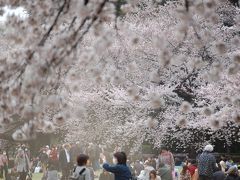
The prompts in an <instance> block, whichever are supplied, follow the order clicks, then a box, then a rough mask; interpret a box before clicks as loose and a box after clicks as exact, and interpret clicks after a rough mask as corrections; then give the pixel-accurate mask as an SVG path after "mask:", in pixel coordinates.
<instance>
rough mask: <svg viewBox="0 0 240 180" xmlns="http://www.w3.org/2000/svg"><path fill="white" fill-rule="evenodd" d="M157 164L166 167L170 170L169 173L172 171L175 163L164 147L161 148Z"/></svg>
mask: <svg viewBox="0 0 240 180" xmlns="http://www.w3.org/2000/svg"><path fill="white" fill-rule="evenodd" d="M158 163H163V164H165V165H168V166H169V167H170V168H171V171H174V167H175V163H174V158H173V154H172V153H171V152H170V151H169V150H168V149H167V148H166V147H165V146H163V147H162V148H161V151H160V155H159V157H158Z"/></svg>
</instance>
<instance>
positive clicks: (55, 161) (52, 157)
mask: <svg viewBox="0 0 240 180" xmlns="http://www.w3.org/2000/svg"><path fill="white" fill-rule="evenodd" d="M49 160H50V161H51V163H53V164H54V165H55V166H57V164H58V151H57V148H56V147H55V146H52V149H51V152H50V153H49Z"/></svg>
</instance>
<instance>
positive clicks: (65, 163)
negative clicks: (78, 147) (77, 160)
mask: <svg viewBox="0 0 240 180" xmlns="http://www.w3.org/2000/svg"><path fill="white" fill-rule="evenodd" d="M59 163H60V167H61V170H62V178H61V180H68V179H69V175H70V171H71V167H72V166H71V156H70V145H69V144H65V145H64V146H63V150H61V151H60V154H59Z"/></svg>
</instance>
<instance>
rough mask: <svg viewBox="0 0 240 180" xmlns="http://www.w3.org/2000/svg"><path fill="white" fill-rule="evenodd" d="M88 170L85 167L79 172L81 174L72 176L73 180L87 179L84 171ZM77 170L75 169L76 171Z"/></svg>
mask: <svg viewBox="0 0 240 180" xmlns="http://www.w3.org/2000/svg"><path fill="white" fill-rule="evenodd" d="M85 170H86V168H83V169H82V170H81V171H80V172H79V176H78V177H73V176H71V177H70V179H71V180H85V175H83V173H84V171H85ZM73 172H75V169H74V171H73Z"/></svg>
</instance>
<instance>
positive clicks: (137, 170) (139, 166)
mask: <svg viewBox="0 0 240 180" xmlns="http://www.w3.org/2000/svg"><path fill="white" fill-rule="evenodd" d="M133 169H134V171H135V174H136V176H139V175H140V173H141V171H142V170H144V166H143V165H142V164H141V163H140V161H139V160H137V161H136V162H135V163H134V165H133Z"/></svg>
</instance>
